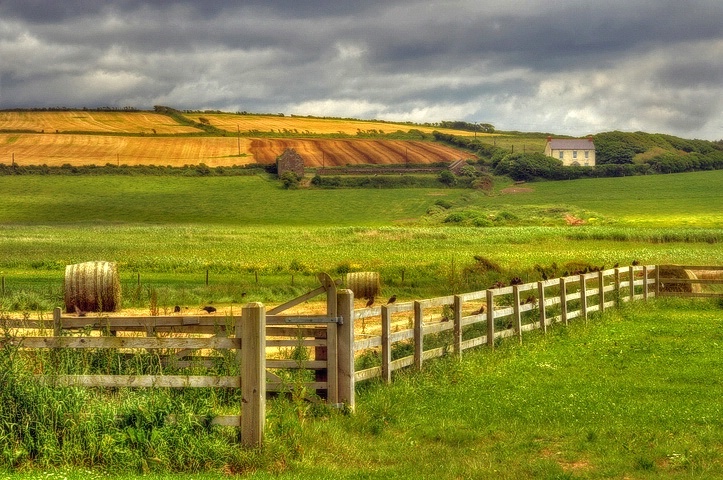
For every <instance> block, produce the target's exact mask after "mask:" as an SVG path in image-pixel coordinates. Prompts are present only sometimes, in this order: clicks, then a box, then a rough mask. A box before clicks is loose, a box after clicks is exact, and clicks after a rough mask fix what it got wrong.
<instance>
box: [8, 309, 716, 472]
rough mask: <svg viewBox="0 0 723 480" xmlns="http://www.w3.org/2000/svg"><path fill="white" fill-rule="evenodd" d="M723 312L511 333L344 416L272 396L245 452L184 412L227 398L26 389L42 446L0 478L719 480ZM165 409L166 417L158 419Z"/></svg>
mask: <svg viewBox="0 0 723 480" xmlns="http://www.w3.org/2000/svg"><path fill="white" fill-rule="evenodd" d="M720 312H721V310H720V305H718V304H716V303H714V302H710V301H701V300H698V301H696V300H680V299H666V300H663V299H658V300H654V301H652V302H651V303H647V304H642V303H636V304H630V305H626V306H625V307H624V308H622V309H621V310H608V311H607V312H606V313H605V315H602V316H601V315H593V316H592V317H591V319H590V321H588V322H582V321H575V322H573V323H571V325H570V326H568V327H563V326H560V325H558V326H555V327H554V328H551V329H550V330H549V331H548V333H547V335H542V334H541V333H540V332H539V331H534V332H530V333H527V334H525V335H524V340H523V344H519V343H518V342H517V341H515V340H512V339H509V340H505V341H502V342H501V343H499V344H498V345H497V348H496V349H495V350H494V351H491V350H489V349H486V348H481V349H477V350H474V351H470V352H469V353H466V354H465V356H464V357H463V359H462V360H461V361H459V360H456V359H454V358H451V357H446V358H443V359H440V360H437V361H434V362H430V363H429V364H428V365H427V367H426V368H425V370H424V371H423V372H413V371H402V372H400V373H398V374H396V375H395V378H394V382H393V383H392V384H391V385H383V384H381V383H377V382H367V383H365V384H362V385H360V386H358V394H357V408H356V413H354V414H352V415H346V414H343V413H341V412H336V411H334V410H331V409H325V408H322V407H320V406H316V407H315V406H313V404H307V403H305V402H303V401H302V402H294V401H291V400H285V399H283V398H279V399H276V400H273V401H271V402H269V416H268V419H269V420H268V426H267V441H266V445H265V448H264V449H263V450H243V449H241V448H240V447H239V446H238V445H235V442H234V440H233V433H232V432H231V431H228V430H227V429H224V428H222V427H209V426H207V425H204V423H203V422H201V421H194V420H193V419H192V418H193V417H192V416H190V414H191V413H197V414H198V413H201V414H203V413H204V412H207V411H209V410H210V409H212V408H216V409H217V408H219V406H223V405H233V404H234V402H237V401H238V398H236V397H234V396H233V395H228V396H227V395H226V394H220V393H213V392H211V391H199V392H195V393H194V394H193V395H190V394H188V393H180V392H176V393H174V394H173V395H171V396H170V398H169V394H168V393H164V392H162V391H161V390H159V391H158V392H157V393H155V394H153V395H148V394H145V395H144V394H141V393H134V391H132V390H130V389H122V390H121V391H118V392H117V393H116V394H115V396H114V402H113V403H109V402H102V401H100V402H99V401H98V400H99V397H97V396H93V393H92V392H91V391H90V389H55V390H53V389H49V388H47V387H45V388H43V387H42V386H40V385H33V386H26V387H25V388H24V389H19V390H21V392H22V393H23V394H24V397H23V399H24V401H25V409H26V410H27V411H29V412H35V413H36V414H39V413H42V414H43V415H45V418H46V419H47V420H48V422H44V423H42V424H38V425H37V426H36V427H35V428H34V430H32V432H33V434H34V436H35V438H37V439H38V440H42V442H39V444H40V445H42V446H43V450H42V452H39V454H38V458H37V459H36V460H35V462H34V463H33V464H32V465H28V464H23V463H20V465H21V466H22V468H20V469H13V468H8V465H11V463H10V462H12V460H13V458H14V459H16V461H17V460H18V459H20V460H21V459H22V458H23V456H24V455H27V452H26V451H24V450H23V448H24V447H23V445H21V444H14V445H12V447H13V448H11V449H7V448H6V449H5V450H4V454H5V455H4V456H3V466H2V467H0V472H4V474H3V478H12V479H15V478H17V479H20V478H68V479H89V478H108V477H112V478H135V477H136V476H137V475H139V474H143V475H144V478H149V479H160V478H195V479H212V478H213V479H216V478H229V476H230V475H239V476H242V477H243V478H255V479H266V478H294V479H305V478H309V479H312V478H314V479H316V478H341V479H346V478H348V479H359V478H401V479H407V478H408V479H418V478H423V479H431V478H435V479H447V478H449V479H453V478H500V479H528V478H529V479H533V478H534V479H540V478H542V479H606V478H631V479H648V478H661V477H665V478H672V479H677V478H680V479H682V478H721V476H723V451H721V445H723V436H722V433H721V432H723V424H722V423H721V419H722V418H723V411H721V403H720V401H719V398H720V396H721V395H722V394H723V387H722V386H721V382H719V381H717V377H716V375H715V374H713V373H712V372H716V371H719V370H720V368H721V367H723V365H721V359H720V355H719V349H720V342H721V341H722V340H723V338H722V337H721V327H723V323H721V322H722V319H721V313H720ZM2 360H6V359H4V358H0V361H2ZM3 367H4V368H3V370H2V373H0V375H2V376H3V380H4V382H5V383H4V384H5V385H12V386H14V387H16V388H17V384H16V383H15V382H17V380H18V378H20V379H22V376H21V375H20V374H19V373H18V371H17V369H10V368H7V365H3ZM2 392H3V394H4V395H6V398H5V399H4V403H3V404H2V406H0V412H2V411H3V407H4V408H5V409H6V410H5V411H7V408H8V405H9V403H8V400H9V399H12V398H13V397H12V395H13V391H12V390H11V389H9V388H6V389H5V390H3V391H2ZM171 398H172V400H171ZM49 405H55V407H54V408H48V406H49ZM173 405H176V406H175V407H174V406H173ZM89 412H92V413H93V414H92V415H89ZM169 412H173V413H175V414H176V415H177V418H178V420H177V421H176V422H173V423H170V422H164V421H163V418H165V415H167V414H168V413H169ZM23 418H24V417H23ZM4 419H5V417H4V416H3V415H0V422H3V421H4ZM79 419H83V421H78V420H79ZM3 425H5V424H3ZM59 438H60V439H62V441H59V440H58V439H59ZM81 452H82V453H81ZM13 455H14V457H13ZM174 472H175V475H174Z"/></svg>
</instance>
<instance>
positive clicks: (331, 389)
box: [314, 273, 338, 403]
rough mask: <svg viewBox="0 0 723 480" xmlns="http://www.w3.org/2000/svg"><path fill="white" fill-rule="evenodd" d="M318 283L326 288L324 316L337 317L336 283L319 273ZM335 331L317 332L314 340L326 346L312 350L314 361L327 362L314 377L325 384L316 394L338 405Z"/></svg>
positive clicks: (324, 274)
mask: <svg viewBox="0 0 723 480" xmlns="http://www.w3.org/2000/svg"><path fill="white" fill-rule="evenodd" d="M318 278H319V281H320V282H321V284H322V285H323V286H324V288H326V315H327V316H328V317H336V316H337V310H336V309H337V306H336V303H337V298H336V292H337V290H336V283H334V280H333V279H332V278H331V277H330V276H329V275H328V274H326V273H320V274H319V275H318ZM336 334H337V329H336V328H330V327H329V326H328V325H327V328H326V329H324V330H318V334H317V335H316V338H318V339H322V338H324V339H326V346H323V347H315V348H314V360H325V361H326V362H327V369H326V370H317V371H316V373H315V375H314V377H315V380H316V381H317V382H326V383H327V389H326V391H320V390H317V391H316V393H317V395H319V396H320V397H321V398H326V399H327V400H328V401H329V402H331V403H338V400H337V393H338V384H337V382H338V380H337V377H336V374H337V371H338V366H337V357H336V354H337V345H336V344H337V338H336Z"/></svg>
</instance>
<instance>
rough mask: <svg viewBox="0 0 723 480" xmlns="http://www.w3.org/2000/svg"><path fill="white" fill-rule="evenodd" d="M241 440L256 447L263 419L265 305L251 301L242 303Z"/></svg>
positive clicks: (239, 332)
mask: <svg viewBox="0 0 723 480" xmlns="http://www.w3.org/2000/svg"><path fill="white" fill-rule="evenodd" d="M235 330H236V337H239V336H241V443H242V444H243V445H244V446H246V447H258V446H261V445H262V444H263V441H264V424H265V423H266V307H265V306H264V304H263V303H260V302H253V303H249V304H247V305H246V306H244V307H243V309H242V311H241V324H240V325H239V324H238V323H237V324H236V328H235Z"/></svg>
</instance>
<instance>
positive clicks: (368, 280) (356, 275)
mask: <svg viewBox="0 0 723 480" xmlns="http://www.w3.org/2000/svg"><path fill="white" fill-rule="evenodd" d="M346 287H347V288H348V289H349V290H351V291H352V292H354V298H374V297H376V296H377V295H378V294H379V290H381V283H380V282H379V272H352V273H347V274H346Z"/></svg>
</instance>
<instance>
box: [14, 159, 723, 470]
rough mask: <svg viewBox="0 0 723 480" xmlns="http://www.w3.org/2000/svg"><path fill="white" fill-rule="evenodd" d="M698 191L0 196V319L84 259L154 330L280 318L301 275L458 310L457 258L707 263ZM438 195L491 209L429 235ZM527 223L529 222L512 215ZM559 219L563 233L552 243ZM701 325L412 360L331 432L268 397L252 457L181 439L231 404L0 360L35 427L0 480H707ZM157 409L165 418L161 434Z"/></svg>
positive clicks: (38, 298) (462, 277)
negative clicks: (361, 278)
mask: <svg viewBox="0 0 723 480" xmlns="http://www.w3.org/2000/svg"><path fill="white" fill-rule="evenodd" d="M722 174H723V172H718V171H716V172H698V173H689V174H678V175H665V176H663V175H660V176H651V177H627V178H617V179H594V180H579V181H570V182H547V183H533V184H527V185H525V186H524V189H521V188H520V186H515V187H517V190H512V191H511V190H507V192H512V193H504V191H505V190H504V189H503V188H500V189H498V190H497V191H496V192H495V193H494V194H493V195H490V196H488V195H485V194H483V193H481V192H474V191H470V190H462V189H449V188H441V187H440V188H436V189H394V190H313V189H311V190H283V189H281V188H280V186H279V183H278V182H277V181H275V180H272V179H270V178H268V177H265V176H257V177H230V178H226V177H213V178H183V177H123V176H104V177H72V176H59V177H51V176H18V177H0V192H2V193H1V194H0V201H1V202H2V204H3V208H2V209H0V225H2V229H0V248H1V250H2V257H0V275H2V276H3V279H4V280H5V283H4V287H5V290H4V291H3V295H2V305H1V306H0V312H2V313H3V314H7V313H12V314H14V315H16V316H17V315H20V314H23V315H25V314H26V315H29V316H33V317H34V316H36V315H37V316H43V315H45V314H46V312H47V311H48V310H49V309H50V308H52V307H54V306H57V305H59V304H60V302H61V301H62V279H63V271H64V268H65V265H67V264H72V263H79V262H83V261H89V260H108V261H116V262H118V263H119V269H120V271H121V282H122V287H123V299H124V300H123V301H124V306H126V307H130V308H133V309H134V310H135V311H136V312H138V311H141V312H146V313H147V312H148V310H149V307H151V306H153V305H154V303H153V302H155V305H156V307H160V309H161V311H164V310H165V309H168V308H170V307H171V306H172V305H174V304H180V305H189V306H190V308H194V309H195V308H197V307H198V305H201V304H203V303H206V302H209V301H213V302H214V304H215V305H217V306H219V307H220V308H221V309H223V308H224V307H226V306H228V305H231V304H236V305H238V303H241V302H242V301H243V302H246V301H262V302H264V303H266V304H274V303H280V302H283V301H286V300H288V299H289V298H291V297H293V296H296V295H297V294H299V293H302V292H305V291H307V290H309V288H310V287H312V286H315V285H314V284H316V285H318V282H317V281H316V279H315V278H314V276H313V274H314V273H315V272H317V271H319V270H323V271H328V272H329V273H331V274H332V275H333V276H335V277H337V276H341V275H342V274H343V272H346V271H357V270H358V271H367V270H368V271H379V272H380V274H381V277H382V282H383V285H382V294H383V295H384V296H386V295H391V294H392V293H394V294H398V296H399V298H400V299H418V298H426V297H431V296H436V295H448V294H451V293H459V292H463V291H472V290H474V289H477V288H485V287H487V286H489V285H488V284H487V283H484V282H489V281H490V280H491V278H490V277H488V276H485V275H479V276H476V273H475V272H477V271H476V270H474V268H473V267H474V265H475V260H474V256H481V257H485V258H487V259H489V260H491V261H493V262H495V263H497V264H499V265H500V266H501V267H502V269H503V272H502V275H504V277H503V278H504V279H507V278H509V277H510V276H513V275H519V276H521V277H522V278H523V279H524V280H525V281H532V280H537V279H538V277H537V275H538V273H537V271H536V270H535V268H534V266H535V265H543V266H550V265H552V264H553V263H557V264H559V265H560V266H563V265H564V264H566V263H568V262H585V263H590V264H595V265H601V264H605V265H607V266H608V267H610V266H612V264H614V263H620V264H621V265H627V264H629V263H630V262H631V261H632V260H633V259H637V260H640V261H642V262H645V263H691V264H710V263H713V264H719V263H720V258H721V247H720V245H721V242H722V241H723V229H722V227H721V225H723V223H722V222H721V220H722V219H721V211H722V210H723V209H721V193H720V189H719V186H720V185H721V184H722V183H723V178H722V177H721V175H722ZM506 186H507V185H501V187H506ZM440 200H441V201H443V202H442V203H444V204H445V205H448V206H449V207H448V208H449V209H450V210H455V209H460V210H469V209H475V210H476V211H479V212H482V213H481V214H484V215H491V216H497V215H499V212H502V211H505V212H508V214H509V215H505V216H504V218H506V219H507V220H505V221H506V222H508V223H507V224H504V225H501V226H496V227H486V228H485V227H470V226H459V225H450V224H445V223H435V222H433V221H431V220H430V215H429V213H428V212H430V211H431V210H435V209H438V208H441V207H440V206H439V203H440V202H439V201H440ZM548 207H550V208H548ZM553 207H554V208H553ZM540 210H544V211H545V212H546V214H545V215H546V216H545V218H544V221H541V220H540V219H538V218H532V219H530V218H528V217H527V213H528V212H531V211H540ZM568 210H571V211H575V212H577V213H578V214H579V215H580V216H581V218H583V219H584V220H585V222H586V223H585V224H584V225H580V226H571V225H566V223H565V221H564V218H562V215H561V213H562V212H563V211H568ZM682 220H684V221H685V222H686V223H685V224H682ZM206 272H210V283H209V285H206V284H205V282H204V274H205V273H206ZM138 280H140V281H138ZM242 293H247V295H245V297H244V298H243V300H242ZM151 298H154V299H155V300H151ZM720 321H721V317H720V307H719V305H718V304H717V303H714V302H712V301H711V302H705V301H699V302H692V301H687V302H685V301H681V300H664V299H658V300H655V301H654V302H652V303H650V304H646V305H630V306H626V307H625V308H623V309H622V310H620V311H612V310H609V311H608V312H607V313H606V314H605V315H604V316H600V315H594V316H593V317H592V318H591V319H590V321H588V322H586V323H584V322H581V321H580V322H573V323H572V325H571V326H570V327H568V328H562V327H560V328H557V326H556V327H555V328H551V329H550V332H549V333H548V334H547V336H542V335H541V334H540V333H539V332H530V333H527V334H525V339H524V344H523V345H519V344H518V343H517V342H516V341H514V340H513V341H507V340H505V341H502V342H501V343H500V344H499V345H498V346H497V347H498V348H496V349H495V350H494V351H490V350H488V349H480V350H476V351H470V353H469V354H465V356H464V359H463V361H462V362H459V361H456V360H454V359H451V358H447V359H442V360H440V361H435V362H428V364H427V365H428V367H429V369H427V370H425V371H424V372H422V373H414V372H400V373H398V374H395V381H394V383H393V384H392V385H391V386H382V385H380V384H377V383H375V382H371V383H367V384H366V385H360V386H359V388H358V390H357V392H358V395H357V412H356V413H355V414H354V415H351V416H346V415H343V414H340V413H339V412H336V411H333V410H331V409H328V408H325V407H322V406H319V405H316V404H314V403H307V402H306V400H305V398H304V397H303V396H302V397H301V398H299V397H296V398H292V399H284V398H279V399H276V400H274V401H271V402H270V403H269V411H268V419H269V423H268V428H267V432H268V436H267V445H266V448H265V449H264V450H243V449H241V448H240V447H239V446H238V445H237V444H236V443H235V441H234V438H235V437H234V435H235V431H229V430H227V429H223V428H220V427H209V426H208V425H205V424H203V423H202V422H198V421H194V420H193V417H192V414H201V415H204V414H207V413H208V414H210V412H218V411H219V410H221V411H223V410H224V409H229V410H230V409H237V407H238V403H239V401H240V400H239V398H238V396H237V394H235V393H228V394H226V393H219V392H218V391H215V390H211V389H209V390H208V391H206V390H203V391H198V392H194V393H191V392H176V393H170V392H168V391H166V390H162V389H159V390H157V391H154V392H152V393H149V392H143V391H139V390H132V389H119V390H118V391H117V392H115V393H114V396H113V402H109V401H107V398H105V397H102V396H100V395H97V394H96V392H95V391H93V390H90V389H49V388H43V387H41V386H40V385H38V384H37V383H35V382H32V381H31V380H29V379H28V378H26V377H23V376H22V374H21V373H19V371H16V370H13V369H10V368H9V366H10V365H14V364H13V363H8V362H9V361H10V360H11V359H12V358H13V357H12V355H11V353H12V352H10V351H7V350H4V349H3V350H0V352H2V355H5V356H2V355H0V362H2V363H1V364H0V366H2V367H3V368H2V369H0V376H1V378H2V380H3V383H4V384H9V383H7V382H10V381H12V382H14V383H12V385H13V386H14V387H13V389H4V390H2V392H3V393H4V394H7V395H10V396H12V395H17V396H18V397H17V398H22V402H20V404H22V405H24V407H23V408H25V409H26V410H23V411H28V412H29V413H28V415H31V414H32V415H38V416H42V418H48V419H50V420H49V421H48V422H46V423H43V424H37V425H36V427H37V428H34V429H32V430H31V431H32V435H35V436H36V437H34V438H37V440H38V443H37V444H38V445H40V444H42V446H43V450H42V453H40V452H33V453H32V455H36V457H35V460H34V461H33V462H29V461H23V459H26V458H28V457H29V456H30V453H29V452H28V451H27V450H24V448H25V446H23V445H14V446H13V448H12V449H5V450H4V451H3V455H5V456H4V457H2V459H3V460H2V461H3V462H4V463H2V465H3V467H2V468H3V469H5V471H14V470H16V469H18V468H21V469H32V468H35V469H45V470H47V471H48V472H49V474H55V473H56V472H57V474H58V475H63V476H64V477H67V478H92V477H93V476H95V475H101V474H104V473H106V472H107V473H108V474H113V475H114V476H115V475H116V474H127V475H128V478H131V477H133V476H135V475H137V474H138V473H145V474H148V475H149V478H168V475H169V472H183V473H182V474H181V475H182V477H181V476H179V478H188V477H189V475H194V476H196V477H198V478H221V477H222V476H227V475H229V474H244V475H246V476H247V477H249V478H332V477H333V478H392V477H393V478H458V477H464V476H473V477H479V478H489V477H494V478H515V479H517V478H656V477H659V476H661V475H665V476H666V477H669V478H689V477H691V476H698V477H700V478H714V477H719V476H721V475H723V466H722V465H723V463H722V462H723V455H721V452H720V445H721V442H722V441H723V439H721V436H720V432H721V431H723V429H721V425H720V418H722V416H721V412H720V402H718V401H716V399H717V398H719V397H720V395H721V393H723V392H721V391H720V385H719V384H720V382H715V381H714V380H715V378H714V377H711V373H710V372H715V371H718V370H720V368H721V365H720V355H719V351H718V350H719V348H718V344H719V343H720V338H719V337H720V327H721V324H720ZM69 360H73V361H76V362H77V361H78V359H73V358H70V357H69ZM101 360H102V359H101ZM81 363H82V362H81ZM15 386H17V389H16V388H15ZM10 398H15V397H10ZM3 405H8V403H7V402H4V403H3ZM48 405H54V406H57V408H54V409H49V408H47V406H48ZM169 413H173V414H175V415H177V418H178V419H179V421H177V422H176V423H170V422H166V421H165V420H164V419H165V418H166V415H167V414H169ZM3 418H4V417H2V416H0V421H2V419H3ZM13 418H15V417H13ZM17 424H18V423H17V422H14V420H13V421H10V422H9V423H8V425H11V427H10V428H14V427H12V426H13V425H17ZM59 438H62V440H63V441H62V442H59V441H58V439H59ZM440 459H444V461H440ZM55 467H60V468H61V469H60V470H58V471H54V470H53V468H55ZM91 468H92V471H91V472H90V473H89V469H91ZM31 472H32V471H31ZM200 472H204V473H203V474H201V473H200ZM3 473H4V472H3ZM154 473H156V476H154ZM11 475H12V476H11V477H10V478H27V477H25V476H24V475H22V474H21V473H13V474H11ZM30 475H38V474H36V473H35V472H32V473H30Z"/></svg>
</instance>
